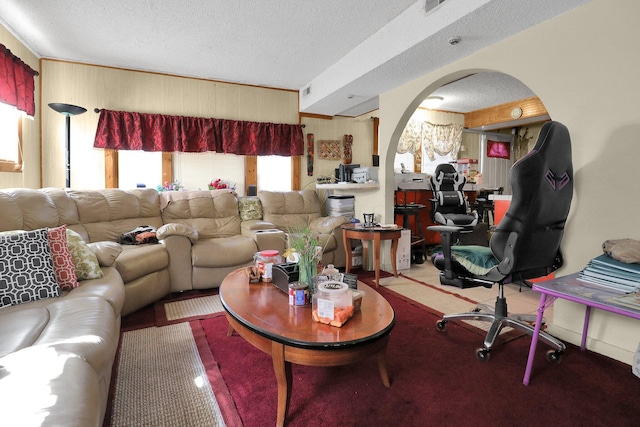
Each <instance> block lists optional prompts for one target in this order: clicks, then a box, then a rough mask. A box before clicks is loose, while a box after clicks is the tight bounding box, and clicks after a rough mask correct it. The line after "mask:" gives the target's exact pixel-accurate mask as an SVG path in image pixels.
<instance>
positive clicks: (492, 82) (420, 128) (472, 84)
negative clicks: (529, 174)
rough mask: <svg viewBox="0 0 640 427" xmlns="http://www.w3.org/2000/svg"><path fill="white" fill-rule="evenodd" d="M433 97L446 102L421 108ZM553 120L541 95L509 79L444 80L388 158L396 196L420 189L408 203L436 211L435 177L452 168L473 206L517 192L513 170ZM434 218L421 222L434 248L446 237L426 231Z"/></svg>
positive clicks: (405, 121) (399, 130)
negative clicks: (486, 197) (486, 195)
mask: <svg viewBox="0 0 640 427" xmlns="http://www.w3.org/2000/svg"><path fill="white" fill-rule="evenodd" d="M433 98H435V99H436V100H438V101H440V104H439V105H430V106H425V105H421V104H422V102H423V100H429V99H433ZM549 119H550V117H549V115H548V113H547V111H546V109H545V108H544V105H543V104H542V103H541V102H540V100H539V99H538V98H537V96H536V95H535V94H534V93H533V91H531V90H530V89H529V88H528V87H527V86H526V85H525V84H524V83H522V82H521V81H520V80H518V79H516V78H514V77H512V76H509V75H506V74H504V73H501V72H497V71H493V70H468V71H461V72H459V73H455V74H451V75H449V76H447V77H445V78H443V79H440V80H439V81H438V82H435V83H434V84H432V85H429V87H427V88H425V89H424V90H423V91H422V92H421V93H419V94H418V95H417V96H416V97H415V99H414V100H413V101H412V102H411V104H409V106H408V107H407V109H406V111H405V112H404V114H403V116H402V119H401V121H400V122H399V123H398V125H397V127H396V130H395V132H394V139H393V140H392V141H391V145H390V148H389V151H390V152H389V153H387V154H388V156H387V160H388V161H389V164H390V165H391V164H393V168H394V190H396V189H398V188H404V189H406V188H409V189H413V190H415V192H414V193H413V195H412V196H413V197H412V198H411V195H410V196H408V197H410V199H409V200H408V201H409V202H415V203H420V204H425V203H426V204H427V205H428V206H429V208H430V202H429V200H430V199H431V194H430V190H429V185H428V175H429V174H431V173H433V171H434V170H435V167H436V166H437V164H439V163H445V162H446V163H452V164H454V165H455V166H456V168H457V169H458V170H459V172H461V173H464V174H465V175H467V182H468V184H467V185H466V186H465V195H467V198H468V199H469V202H470V205H472V204H473V203H474V201H475V198H476V194H478V192H479V191H485V190H492V189H496V190H497V189H498V188H500V189H501V190H500V191H501V192H503V193H504V194H510V185H509V182H508V174H509V170H510V168H511V166H512V165H513V163H514V162H515V161H517V160H518V159H519V158H520V157H522V156H523V155H525V154H526V153H528V152H529V151H530V149H531V148H532V147H533V145H534V144H535V141H536V138H537V135H538V133H539V131H540V128H541V126H542V124H543V123H544V122H545V121H547V120H549ZM432 132H433V133H434V136H432V135H431V133H432ZM435 133H437V136H435ZM396 137H397V139H396ZM447 138H450V140H447ZM455 138H457V139H455ZM454 139H455V140H454ZM392 151H395V152H394V153H391V152H392ZM392 155H393V158H392ZM421 193H423V194H421ZM396 200H397V194H394V201H396ZM430 218H431V215H430V209H429V212H425V213H424V214H422V218H421V221H420V222H421V224H422V227H424V228H425V230H423V233H422V234H424V235H425V236H426V239H427V242H428V243H429V244H434V243H438V242H439V236H438V235H437V234H436V233H430V232H428V231H426V227H427V226H428V225H429V224H431V220H430ZM412 227H414V228H415V227H416V226H415V225H414V224H412ZM414 232H417V230H414Z"/></svg>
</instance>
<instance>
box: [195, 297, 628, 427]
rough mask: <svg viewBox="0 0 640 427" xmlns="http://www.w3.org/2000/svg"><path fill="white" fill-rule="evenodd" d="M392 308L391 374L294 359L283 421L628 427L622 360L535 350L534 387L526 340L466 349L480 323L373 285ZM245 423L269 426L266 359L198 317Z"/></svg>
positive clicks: (372, 367)
mask: <svg viewBox="0 0 640 427" xmlns="http://www.w3.org/2000/svg"><path fill="white" fill-rule="evenodd" d="M379 292H380V293H381V294H382V295H383V296H384V297H385V298H387V300H388V301H389V302H390V304H391V305H392V307H393V308H394V310H395V313H396V326H395V328H394V330H393V331H392V332H391V338H390V342H389V346H388V350H387V367H388V370H389V375H390V377H391V387H390V388H389V389H387V388H385V387H384V386H383V385H382V382H381V380H380V376H379V374H378V371H377V366H376V361H375V358H374V357H372V358H371V359H370V360H366V361H364V362H362V363H359V364H354V365H347V366H341V367H330V368H318V367H306V366H299V365H293V369H292V371H293V387H292V395H291V404H290V407H289V412H288V414H287V419H286V424H287V425H288V426H290V427H297V426H301V427H302V426H304V427H314V426H325V425H340V426H409V427H411V426H426V425H433V426H464V425H474V426H524V425H526V426H545V427H546V426H549V425H554V426H574V425H590V426H612V425H616V426H627V425H628V426H632V425H637V420H638V419H639V417H640V406H639V405H637V403H636V401H635V398H634V397H632V396H637V395H638V393H640V381H638V378H637V377H635V376H633V375H632V374H631V371H630V368H629V366H628V365H625V364H623V363H620V362H617V361H614V360H612V359H609V358H606V357H604V356H601V355H598V354H595V353H591V352H581V351H580V350H579V349H578V348H576V347H574V346H569V349H568V351H567V353H566V354H565V355H564V359H563V362H562V363H560V364H554V363H550V362H548V361H547V360H546V358H545V356H544V350H543V349H544V345H543V346H542V348H540V349H539V350H540V351H539V352H538V353H537V355H536V359H535V363H534V373H533V377H532V380H531V385H529V386H528V387H527V386H524V385H523V384H522V376H523V374H524V369H525V364H526V359H527V355H528V349H529V344H530V339H529V338H528V337H522V336H521V337H519V338H516V339H511V340H510V341H509V342H508V343H506V344H504V343H503V345H497V347H495V349H494V350H493V357H492V359H491V361H490V362H480V361H478V360H477V359H476V357H475V354H474V352H473V351H468V349H469V348H474V346H478V345H479V344H478V343H480V342H481V340H482V336H483V335H484V332H483V331H480V330H478V329H475V328H472V327H470V326H468V325H465V324H459V325H456V324H450V325H449V326H450V327H449V328H447V332H446V333H441V332H438V331H436V329H435V326H434V324H435V322H436V320H437V319H438V317H439V313H436V312H435V311H434V310H431V309H429V308H427V307H424V306H422V305H421V304H419V303H414V302H411V301H407V300H406V299H405V298H403V297H401V296H400V295H399V294H396V293H394V292H392V291H389V290H386V289H380V290H379ZM199 323H200V324H201V325H202V328H203V330H204V333H205V335H206V338H207V341H208V343H209V346H210V349H211V352H212V354H213V356H214V358H215V360H216V361H217V363H218V366H219V369H220V373H221V375H222V378H223V379H224V381H225V383H226V384H227V386H228V388H229V392H230V393H231V396H232V398H233V400H234V402H235V405H236V408H237V411H238V414H239V416H240V418H241V419H242V422H243V423H244V425H245V426H251V427H259V426H271V425H273V424H274V422H275V418H276V403H277V401H276V399H277V392H276V381H275V377H274V374H273V366H272V364H271V359H270V358H269V356H267V355H266V354H264V353H262V352H261V351H259V350H257V349H255V348H254V347H252V346H251V345H250V344H248V343H247V342H246V341H245V340H244V339H243V338H241V337H240V336H238V335H236V334H234V335H233V336H231V337H228V336H227V335H226V332H227V323H226V321H225V319H224V318H222V317H213V318H210V319H204V320H201V321H199Z"/></svg>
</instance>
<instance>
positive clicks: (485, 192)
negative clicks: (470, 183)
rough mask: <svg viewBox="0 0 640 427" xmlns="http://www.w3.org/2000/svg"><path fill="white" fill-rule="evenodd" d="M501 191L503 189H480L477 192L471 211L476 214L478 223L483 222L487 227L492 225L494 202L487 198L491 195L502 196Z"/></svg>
mask: <svg viewBox="0 0 640 427" xmlns="http://www.w3.org/2000/svg"><path fill="white" fill-rule="evenodd" d="M503 191H504V188H503V187H498V188H481V189H480V190H478V194H477V196H476V201H475V203H474V204H473V209H474V210H475V211H477V212H478V218H479V221H480V222H484V223H486V224H488V225H489V226H492V225H493V218H494V202H493V200H491V199H490V198H489V196H490V195H492V194H502V192H503Z"/></svg>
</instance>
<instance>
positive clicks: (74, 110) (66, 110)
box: [49, 102, 87, 188]
mask: <svg viewBox="0 0 640 427" xmlns="http://www.w3.org/2000/svg"><path fill="white" fill-rule="evenodd" d="M49 107H51V108H52V109H53V110H56V111H57V112H58V113H60V114H62V115H63V116H65V122H66V123H65V125H66V126H65V132H64V135H65V143H66V146H65V149H66V168H67V171H66V174H67V184H66V185H67V188H69V187H71V116H77V115H78V114H82V113H85V112H86V111H87V109H86V108H82V107H78V106H77V105H71V104H61V103H58V102H52V103H51V104H49Z"/></svg>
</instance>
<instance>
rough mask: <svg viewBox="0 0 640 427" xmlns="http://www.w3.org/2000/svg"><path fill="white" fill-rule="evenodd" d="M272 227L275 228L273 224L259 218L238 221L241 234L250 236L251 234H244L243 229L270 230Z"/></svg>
mask: <svg viewBox="0 0 640 427" xmlns="http://www.w3.org/2000/svg"><path fill="white" fill-rule="evenodd" d="M274 228H276V226H275V225H273V224H272V223H270V222H268V221H263V220H261V219H250V220H247V221H242V222H241V223H240V229H241V231H242V234H243V235H247V236H251V234H245V231H256V230H272V229H274Z"/></svg>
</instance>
